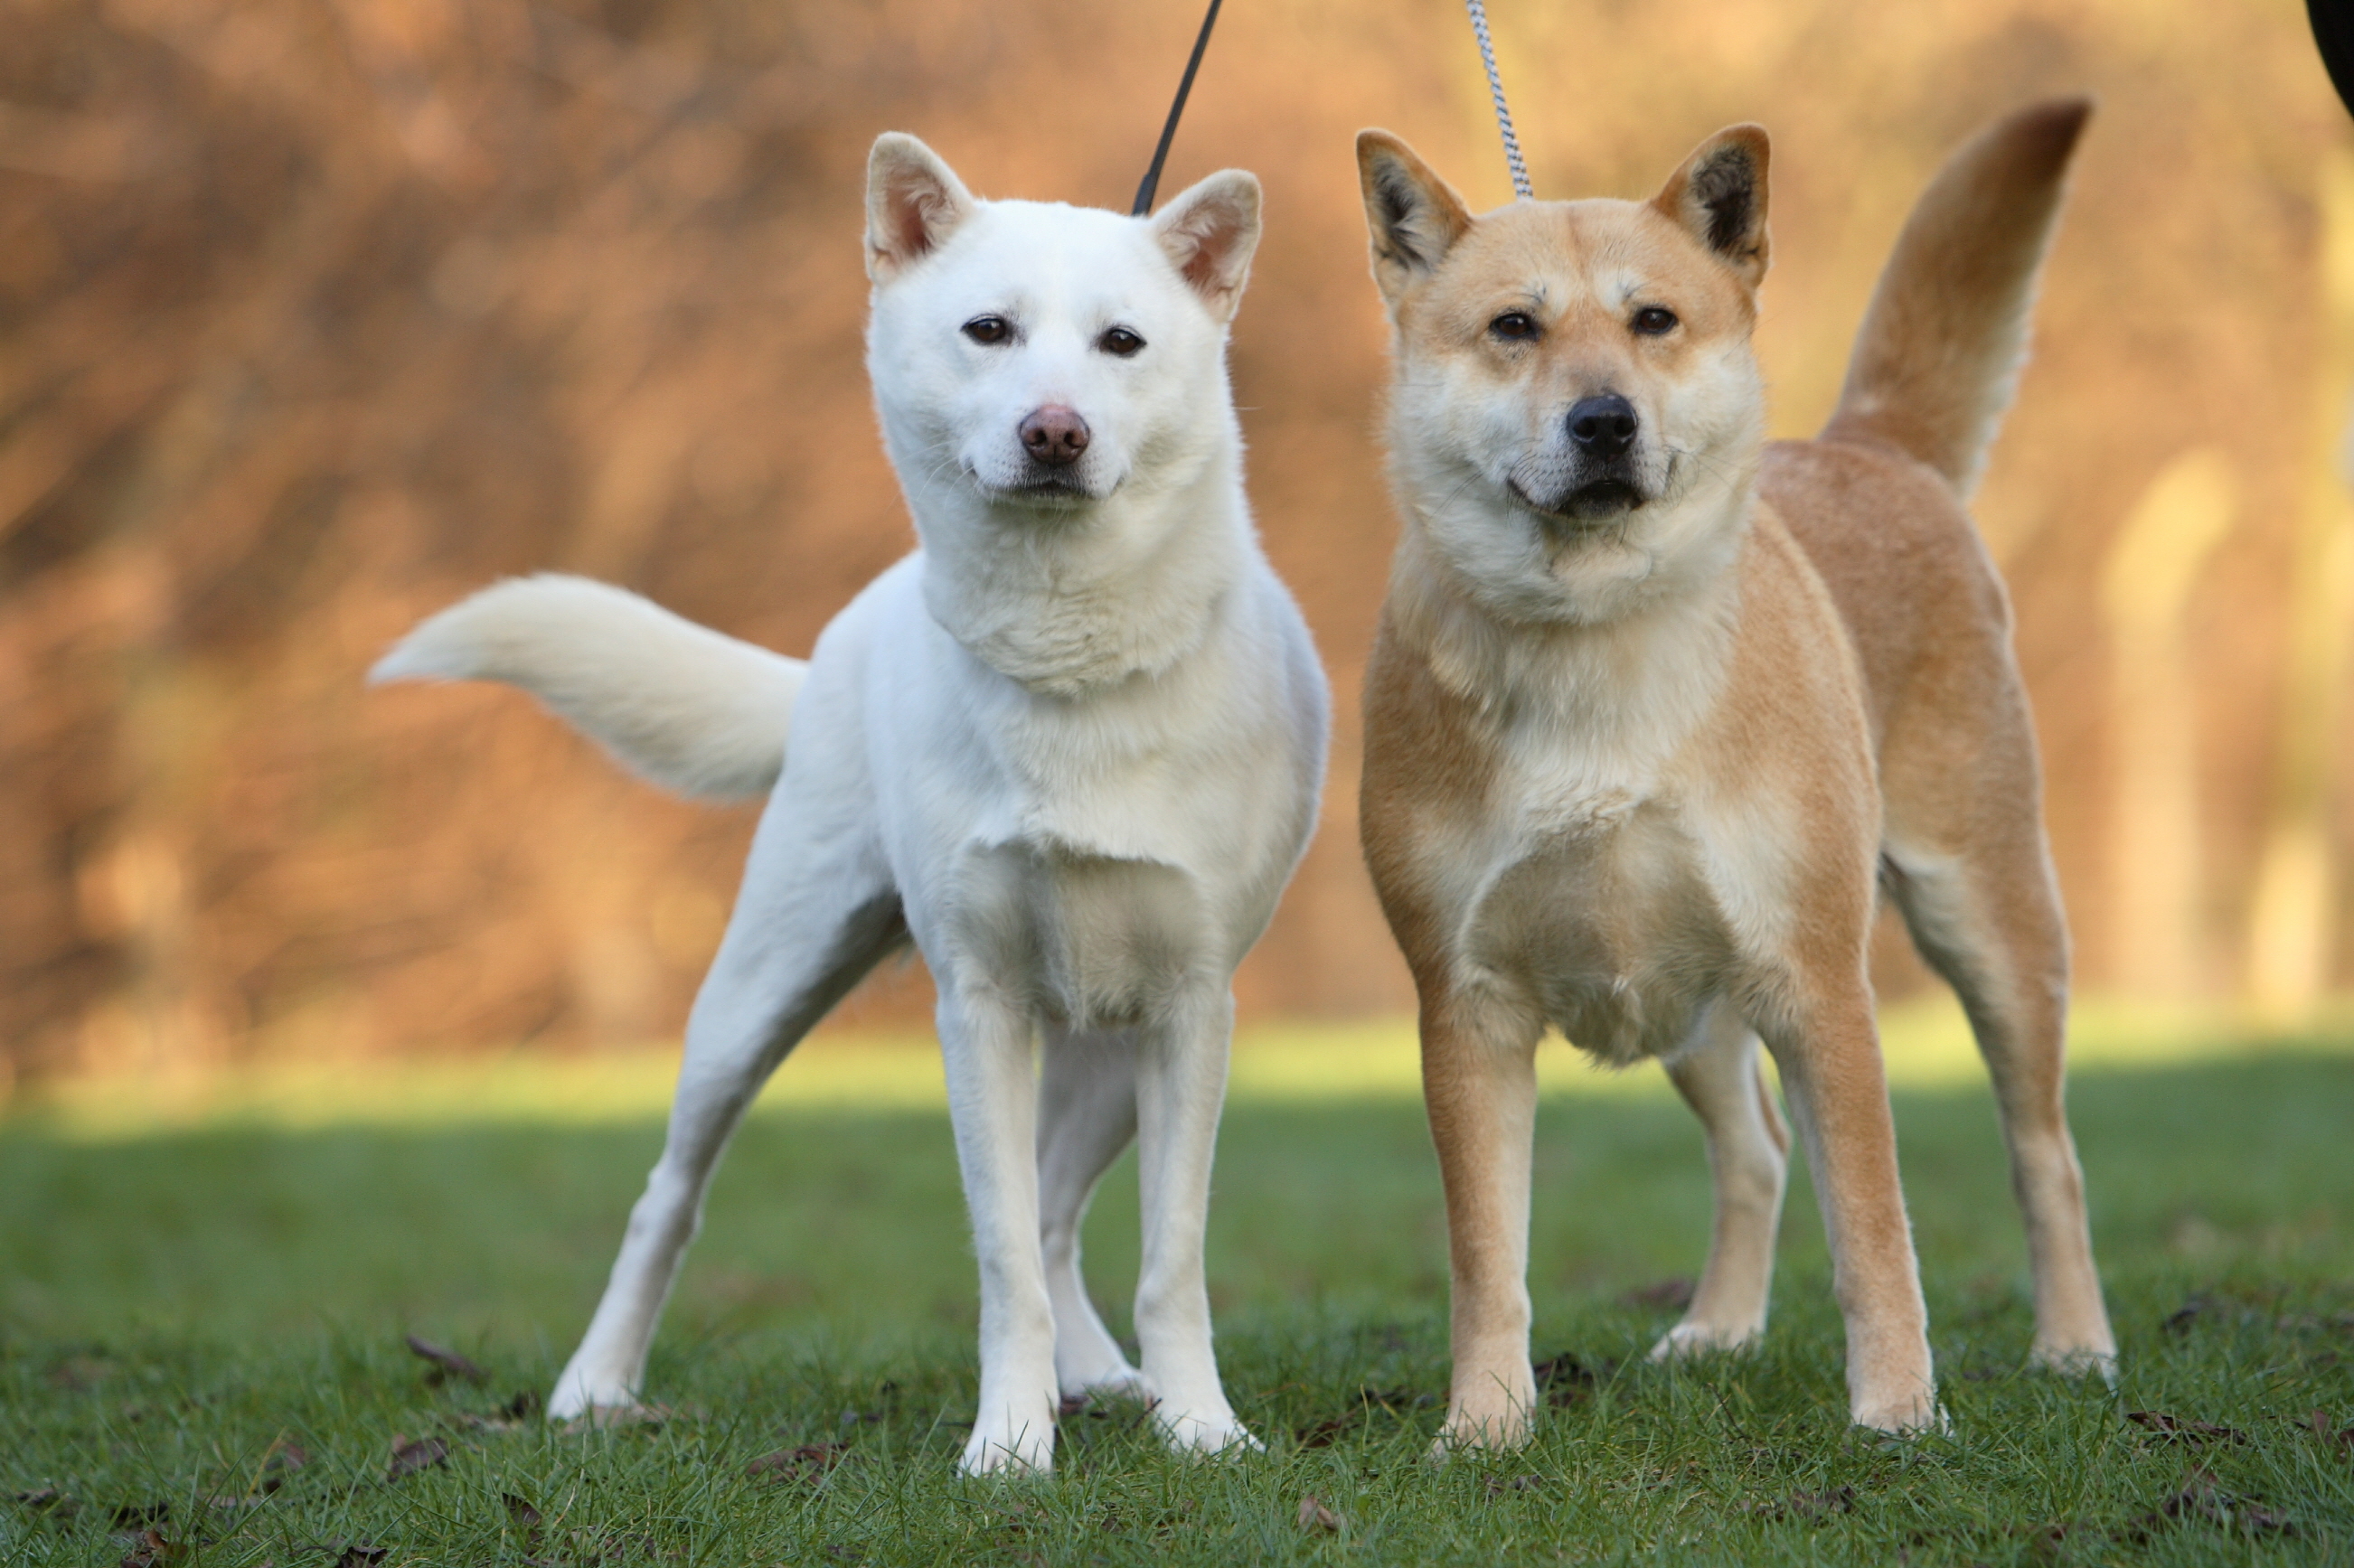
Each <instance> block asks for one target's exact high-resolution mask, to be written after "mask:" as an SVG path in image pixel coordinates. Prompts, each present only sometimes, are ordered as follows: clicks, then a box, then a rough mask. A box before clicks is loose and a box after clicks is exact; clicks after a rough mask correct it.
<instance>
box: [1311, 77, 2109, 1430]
mask: <svg viewBox="0 0 2354 1568" xmlns="http://www.w3.org/2000/svg"><path fill="white" fill-rule="evenodd" d="M2088 112H2089V105H2087V104H2086V103H2084V102H2083V101H2063V102H2053V103H2047V104H2042V105H2039V106H2036V107H2034V108H2031V109H2028V110H2026V111H2022V112H2020V113H2018V114H2015V115H2012V116H2011V117H2009V118H2008V119H2006V120H2004V121H2002V122H1999V123H1998V124H1996V125H1995V126H1993V127H1992V128H1990V129H1989V130H1988V131H1987V132H1984V133H1982V134H1981V135H1979V136H1978V138H1977V139H1976V140H1975V141H1973V142H1971V143H1969V144H1968V145H1967V146H1966V147H1964V148H1963V149H1962V150H1961V151H1960V152H1959V153H1957V154H1956V155H1955V156H1954V157H1953V159H1952V160H1951V161H1950V162H1948V163H1947V164H1946V167H1945V168H1944V170H1943V171H1942V172H1940V173H1939V175H1937V177H1936V179H1935V182H1934V183H1933V184H1932V185H1930V187H1929V189H1928V191H1927V193H1926V194H1925V196H1923V197H1922V199H1921V202H1920V205H1919V206H1918V207H1917V208H1916V209H1915V211H1914V214H1913V217H1912V218H1911V221H1910V222H1909V224H1908V225H1907V227H1906V228H1905V230H1904V232H1903V236H1902V237H1901V238H1899V240H1898V241H1897V246H1896V250H1895V253H1894V255H1893V257H1892V258H1891V260H1890V261H1889V263H1888V267H1887V270H1886V271H1885V273H1884V274H1883V276H1882V279H1881V282H1880V286H1879V291H1878V292H1877V294H1876V295H1875V297H1874V298H1873V301H1872V308H1871V312H1870V313H1869V315H1868V316H1867V317H1866V319H1865V322H1864V324H1863V328H1862V332H1861V337H1860V340H1859V342H1858V344H1857V345H1856V348H1855V353H1854V359H1853V363H1852V365H1851V366H1850V371H1849V376H1848V382H1847V387H1846V390H1845V392H1844V394H1843V395H1842V397H1841V398H1840V405H1839V408H1838V410H1837V412H1836V413H1835V414H1834V415H1833V417H1832V418H1831V421H1830V423H1829V425H1828V426H1827V427H1826V428H1825V429H1824V430H1823V432H1822V434H1821V435H1820V436H1819V437H1817V438H1816V439H1815V440H1811V441H1804V442H1777V443H1775V444H1772V445H1770V446H1769V445H1767V444H1766V442H1765V439H1764V430H1765V408H1764V395H1763V390H1762V386H1761V382H1760V379H1759V376H1758V373H1757V368H1756V362H1755V358H1754V356H1753V355H1752V351H1751V345H1750V337H1751V329H1752V326H1753V324H1754V323H1755V316H1756V290H1757V286H1758V283H1759V281H1760V280H1761V279H1762V278H1763V277H1764V275H1765V267H1766V227H1765V206H1766V202H1765V190H1766V185H1765V173H1766V139H1765V132H1762V131H1760V130H1758V129H1757V128H1756V127H1755V126H1737V127H1734V128H1733V129H1731V130H1728V131H1724V132H1720V133H1719V134H1717V135H1716V136H1714V137H1713V138H1712V139H1711V140H1709V141H1708V142H1706V143H1703V144H1702V146H1701V148H1700V149H1699V150H1698V151H1697V152H1695V153H1694V154H1692V156H1691V159H1690V160H1689V161H1687V162H1686V163H1685V164H1684V165H1683V167H1682V168H1681V169H1679V170H1678V171H1677V172H1676V174H1675V175H1674V176H1673V177H1672V178H1671V179H1670V180H1669V181H1668V184H1667V185H1666V187H1665V188H1664V189H1663V190H1661V191H1660V192H1659V196H1657V197H1656V198H1655V199H1653V200H1651V201H1649V202H1647V203H1635V202H1625V201H1579V202H1565V203H1564V202H1532V201H1522V202H1516V203H1514V204H1513V205H1511V206H1510V207H1503V208H1500V209H1499V210H1497V211H1495V212H1492V213H1489V214H1487V215H1486V216H1484V217H1473V216H1472V215H1471V214H1470V213H1469V211H1467V210H1466V208H1465V207H1464V205H1463V203H1462V202H1461V200H1460V199H1459V198H1458V197H1457V196H1456V195H1455V193H1454V192H1453V191H1451V190H1450V189H1448V188H1447V185H1446V184H1445V183H1444V182H1443V181H1441V180H1440V179H1439V178H1438V177H1437V175H1434V174H1433V173H1432V172H1431V171H1430V170H1429V169H1428V168H1427V167H1426V166H1425V165H1424V164H1423V163H1422V162H1421V161H1420V160H1419V159H1418V158H1416V156H1415V154H1413V152H1412V151H1411V150H1409V149H1408V148H1407V147H1406V146H1405V143H1402V142H1400V141H1398V140H1397V139H1396V138H1395V137H1393V136H1390V135H1388V134H1386V133H1385V132H1365V133H1364V134H1363V136H1361V137H1360V138H1359V139H1358V144H1357V152H1358V162H1359V166H1360V169H1361V172H1362V174H1363V183H1364V193H1365V205H1366V212H1367V217H1368V219H1369V221H1370V223H1371V225H1372V229H1373V275H1374V278H1375V280H1376V281H1378V283H1379V284H1380V286H1381V290H1382V294H1383V297H1384V300H1385V301H1386V302H1387V303H1388V306H1389V312H1390V317H1391V320H1392V322H1393V323H1394V327H1395V358H1396V377H1395V385H1394V397H1393V401H1392V408H1391V421H1390V424H1391V440H1392V450H1393V468H1394V482H1395V485H1396V490H1397V493H1398V497H1399V501H1400V504H1401V507H1402V510H1403V512H1404V518H1405V527H1404V531H1403V535H1402V538H1401V541H1400V544H1399V547H1398V554H1397V560H1396V564H1395V567H1394V572H1393V575H1392V578H1391V584H1390V590H1389V598H1388V600H1387V602H1386V604H1385V605H1384V611H1383V617H1382V626H1381V631H1380V635H1379V638H1378V640H1377V641H1376V643H1375V646H1374V650H1373V660H1372V664H1371V667H1370V669H1369V670H1368V672H1367V677H1366V684H1365V772H1364V794H1363V831H1364V846H1365V855H1366V859H1367V861H1368V862H1369V863H1370V864H1371V866H1372V869H1373V878H1374V881H1375V883H1376V884H1377V885H1378V886H1379V888H1380V892H1381V895H1382V900H1383V905H1384V908H1385V910H1386V911H1387V913H1388V916H1389V919H1390V924H1391V927H1392V929H1393V930H1394V932H1395V934H1396V936H1397V939H1398V942H1399V944H1400V945H1401V946H1402V947H1403V948H1405V956H1406V959H1407V961H1408V963H1409V964H1410V965H1411V966H1412V968H1413V970H1414V975H1415V980H1416V986H1417V988H1418V990H1419V992H1420V996H1421V1023H1422V1042H1423V1075H1424V1087H1425V1092H1426V1096H1427V1098H1428V1102H1429V1111H1430V1125H1431V1132H1432V1135H1433V1137H1434V1139H1435V1140H1436V1141H1437V1147H1438V1154H1439V1160H1440V1163H1441V1166H1442V1168H1443V1171H1444V1174H1445V1178H1446V1186H1447V1224H1448V1231H1449V1237H1450V1247H1451V1252H1452V1262H1453V1277H1454V1305H1453V1316H1454V1325H1453V1339H1454V1356H1455V1373H1454V1390H1453V1396H1452V1399H1451V1401H1450V1403H1449V1407H1448V1412H1447V1427H1446V1434H1445V1437H1444V1438H1443V1439H1442V1441H1443V1442H1448V1443H1490V1444H1492V1443H1510V1442H1516V1441H1519V1440H1520V1439H1521V1438H1522V1436H1524V1435H1525V1433H1526V1430H1527V1423H1528V1415H1529V1412H1530V1410H1531V1408H1532V1404H1533V1402H1534V1398H1535V1393H1536V1390H1535V1384H1534V1381H1533V1379H1532V1375H1531V1372H1530V1366H1529V1348H1528V1347H1529V1318H1530V1305H1529V1296H1528V1288H1527V1266H1528V1215H1529V1181H1530V1166H1529V1157H1530V1136H1531V1128H1532V1120H1533V1115H1534V1109H1535V1103H1536V1081H1535V1076H1534V1070H1533V1058H1534V1053H1535V1049H1536V1044H1537V1042H1538V1039H1539V1037H1540V1036H1541V1035H1542V1034H1543V1032H1544V1031H1545V1029H1546V1028H1547V1027H1548V1026H1553V1027H1557V1028H1559V1029H1560V1030H1561V1031H1562V1032H1563V1033H1564V1034H1566V1035H1567V1036H1568V1037H1569V1039H1571V1040H1572V1041H1573V1042H1575V1044H1578V1045H1580V1046H1582V1047H1584V1048H1585V1050H1587V1051H1588V1052H1591V1053H1593V1054H1595V1055H1596V1056H1598V1057H1600V1058H1602V1059H1603V1060H1605V1061H1607V1062H1612V1063H1626V1062H1631V1061H1634V1060H1636V1059H1638V1058H1640V1057H1644V1056H1657V1057H1659V1058H1660V1059H1661V1060H1662V1061H1663V1062H1664V1063H1665V1064H1666V1065H1667V1069H1668V1072H1669V1075H1670V1077H1671V1078H1672V1079H1673V1080H1674V1082H1675V1085H1676V1086H1677V1088H1678V1089H1679V1090H1680V1091H1681V1093H1682V1095H1683V1097H1685V1099H1686V1100H1688V1101H1689V1102H1690V1103H1691V1107H1692V1108H1693V1109H1694V1110H1695V1111H1696V1112H1698V1113H1699V1115H1700V1118H1701V1120H1702V1123H1703V1124H1704V1125H1705V1127H1706V1128H1707V1133H1708V1143H1709V1158H1710V1161H1711V1165H1712V1169H1713V1171H1714V1174H1715V1185H1716V1203H1717V1214H1716V1224H1715V1233H1714V1235H1713V1238H1712V1243H1711V1246H1710V1252H1709V1257H1708V1264H1707V1267H1706V1269H1705V1271H1704V1272H1703V1274H1702V1277H1701V1282H1700V1286H1699V1288H1698V1290H1697V1292H1696V1293H1695V1294H1694V1297H1693V1299H1692V1304H1691V1310H1690V1311H1689V1312H1688V1313H1687V1314H1686V1316H1685V1318H1684V1319H1683V1320H1682V1321H1681V1323H1679V1324H1677V1325H1676V1327H1675V1328H1674V1329H1673V1330H1670V1333H1669V1334H1668V1335H1667V1336H1666V1337H1665V1338H1664V1339H1663V1340H1661V1341H1660V1344H1659V1349H1658V1351H1656V1352H1655V1353H1657V1354H1660V1355H1666V1354H1671V1353H1673V1352H1675V1351H1679V1350H1683V1349H1697V1348H1705V1347H1731V1346H1737V1345H1742V1344H1745V1343H1747V1342H1749V1341H1750V1340H1754V1339H1755V1337H1756V1336H1757V1335H1758V1334H1759V1333H1760V1332H1761V1331H1762V1330H1763V1329H1764V1327H1765V1303H1766V1290H1767V1285H1768V1282H1769V1279H1770V1276H1771V1271H1772V1266H1773V1248H1774V1233H1775V1226H1776V1220H1777V1216H1778V1214H1779V1212H1780V1207H1781V1199H1782V1191H1783V1178H1784V1171H1785V1166H1786V1162H1787V1150H1788V1143H1789V1135H1788V1133H1787V1131H1786V1130H1785V1128H1784V1127H1783V1124H1782V1119H1781V1117H1780V1116H1779V1114H1778V1113H1777V1112H1776V1108H1775V1105H1774V1101H1773V1098H1772V1097H1771V1095H1770V1093H1769V1092H1768V1090H1767V1088H1766V1086H1765V1080H1764V1078H1763V1076H1762V1072H1761V1065H1760V1064H1759V1063H1758V1061H1757V1057H1756V1050H1757V1045H1758V1042H1759V1040H1760V1039H1761V1038H1762V1039H1763V1041H1764V1043H1765V1046H1766V1048H1767V1049H1769V1050H1770V1051H1772V1052H1773V1054H1774V1058H1775V1061H1776V1065H1778V1066H1779V1068H1780V1072H1781V1078H1782V1082H1783V1085H1784V1086H1785V1089H1786V1091H1787V1095H1788V1099H1789V1105H1790V1109H1791V1112H1792V1115H1793V1118H1794V1119H1795V1120H1796V1121H1797V1126H1798V1130H1799V1133H1800V1136H1801V1137H1802V1138H1803V1139H1805V1140H1806V1144H1807V1152H1808V1161H1809V1164H1810V1166H1811V1168H1812V1170H1813V1171H1814V1172H1815V1181H1816V1187H1817V1190H1818V1192H1819V1193H1820V1196H1821V1202H1822V1210H1823V1221H1824V1227H1825V1229H1826V1231H1827V1232H1828V1234H1829V1240H1830V1247H1831V1256H1832V1264H1833V1273H1832V1280H1833V1288H1834V1290H1835V1291H1836V1293H1837V1296H1838V1298H1839V1304H1840V1311H1841V1313H1842V1314H1843V1315H1844V1317H1845V1319H1846V1322H1847V1351H1848V1392H1849V1398H1850V1410H1851V1412H1852V1414H1853V1416H1854V1418H1855V1420H1856V1421H1858V1422H1859V1423H1861V1424H1863V1425H1870V1426H1875V1427H1880V1428H1883V1429H1886V1430H1891V1431H1905V1430H1912V1429H1916V1428H1919V1427H1921V1426H1924V1425H1929V1424H1931V1423H1934V1422H1935V1420H1936V1419H1937V1402H1936V1390H1935V1379H1934V1375H1933V1373H1932V1371H1931V1366H1930V1358H1929V1344H1928V1338H1927V1333H1926V1324H1925V1315H1924V1311H1923V1308H1922V1301H1921V1287H1920V1281H1919V1271H1918V1267H1917V1265H1916V1263H1915V1260H1914V1252H1913V1240H1912V1234H1911V1231H1910V1228H1909V1225H1908V1223H1907V1221H1906V1218H1905V1213H1904V1201H1903V1192H1902V1191H1901V1189H1900V1187H1899V1185H1898V1181H1897V1169H1896V1141H1895V1135H1894V1131H1893V1127H1892V1125H1891V1121H1890V1118H1889V1108H1888V1092H1887V1085H1886V1080H1885V1078H1884V1076H1883V1074H1882V1064H1881V1057H1880V1046H1879V1040H1878V1036H1877V1033H1876V1030H1875V1026H1874V1022H1873V1005H1872V988H1871V984H1870V981H1869V980H1868V978H1867V974H1866V943H1867V938H1868V935H1869V932H1870V928H1871V925H1872V915H1873V908H1874V889H1875V885H1877V886H1878V887H1880V888H1883V889H1885V891H1886V892H1887V894H1888V895H1890V896H1891V897H1893V899H1894V901H1895V903H1896V905H1897V907H1898V908H1899V909H1900V910H1901V911H1902V912H1903V916H1904V918H1905V920H1906V922H1907V924H1908V925H1909V926H1910V927H1911V929H1912V932H1913V936H1914V941H1915V942H1916V943H1917V944H1918V945H1919V947H1920V949H1921V951H1922V952H1923V954H1924V955H1925V956H1926V958H1927V959H1928V960H1929V962H1930V963H1931V964H1932V965H1934V966H1935V968H1936V969H1937V970H1938V972H1939V973H1941V974H1942V975H1944V976H1945V978H1946V980H1949V981H1950V982H1952V984H1953V986H1954V987H1955V989H1956V991H1958V992H1959V993H1960V996H1961V999H1962V1001H1963V1004H1964V1006H1965V1008H1966V1009H1967V1012H1968V1013H1969V1017H1970V1021H1971V1023H1972V1026H1973V1027H1974V1028H1975V1030H1976V1032H1977V1035H1978V1044H1979V1048H1980V1049H1981V1051H1982V1052H1983V1053H1984V1054H1985V1056H1986V1059H1987V1063H1988V1066H1989V1067H1990V1069H1991V1070H1992V1075H1993V1079H1994V1086H1995V1094H1996V1097H1997V1100H1998V1102H1999V1107H2000V1110H2001V1116H2002V1126H2003V1131H2004V1135H2005V1137H2006V1139H2008V1141H2009V1149H2010V1156H2011V1161H2012V1171H2013V1177H2014V1181H2015V1185H2016V1189H2017V1192H2018V1196H2019V1200H2020V1206H2021V1207H2022V1208H2023V1209H2024V1211H2025V1213H2026V1218H2027V1233H2028V1243H2029V1250H2030V1255H2031V1262H2032V1266H2033V1271H2034V1281H2035V1320H2036V1332H2035V1344H2034V1358H2035V1360H2036V1361H2038V1362H2040V1363H2042V1364H2046V1365H2051V1366H2055V1367H2061V1368H2067V1369H2086V1368H2094V1367H2098V1368H2102V1369H2105V1368H2106V1367H2108V1366H2109V1365H2110V1364H2111V1363H2112V1361H2113V1359H2114V1355H2115V1340H2113V1339H2112V1337H2111V1335H2110V1331H2109V1324H2108V1318H2107V1314H2106V1312H2105V1309H2104V1308H2103V1306H2102V1302H2101V1293H2100V1285H2099V1280H2098V1278H2097V1277H2096V1276H2095V1274H2094V1267H2093V1256H2092V1245H2091V1241H2090V1238H2089V1235H2088V1233H2087V1229H2086V1225H2085V1218H2084V1182H2083V1177H2082V1174H2081V1173H2080V1171H2079V1170H2078V1168H2077V1163H2076V1156H2075V1150H2074V1147H2073V1142H2072V1141H2071V1139H2070V1137H2069V1133H2068V1126H2067V1121H2066V1118H2065V1116H2064V1113H2063V1111H2062V1054H2063V1048H2062V1034H2063V1028H2064V1023H2065V1013H2066V1006H2067V991H2068V942H2067V930H2066V926H2065V924H2064V920H2063V917H2062V912H2061V906H2060V899H2059V895H2058V890H2057V887H2056V885H2055V883H2054V880H2053V875H2052V863H2051V857H2050V854H2049V853H2048V851H2047V848H2046V844H2045V841H2044V834H2043V825H2042V814H2041V780H2040V778H2039V774H2038V768H2037V761H2036V753H2035V739H2034V732H2033V729H2032V726H2031V722H2030V718H2029V714H2028V705H2027V694H2026V692H2025V690H2024V687H2023V685H2022V683H2021V681H2020V674H2019V669H2018V665H2017V663H2016V662H2015V660H2014V658H2013V655H2012V652H2011V645H2010V610H2009V600H2008V599H2007V597H2006V595H2005V593H2004V590H2003V586H2002V583H2001V580H2000V578H1999V577H1998V576H1997V574H1996V571H1995V568H1994V566H1993V563H1992V562H1991V561H1990V560H1989V559H1988V556H1987V553H1986V550H1985V548H1984V546H1982V544H1981V543H1980V541H1979V538H1978V534H1977V532H1976V531H1975V529H1974V528H1973V526H1972V524H1971V522H1970V519H1969V516H1968V514H1967V512H1966V511H1965V510H1964V506H1963V503H1964V500H1965V498H1966V497H1967V494H1968V492H1969V490H1970V487H1971V483H1972V482H1973V480H1974V478H1975V477H1976V474H1977V472H1978V467H1979V464H1980V462H1981V461H1982V460H1983V458H1984V455H1985V451H1986V448H1987V445H1988V441H1989V440H1991V439H1992V436H1993V434H1994V430H1995V427H1996V425H1997V423H1998V421H1999V418H2000V416H2001V413H2002V410H2003V408H2004V407H2005V406H2006V404H2007V403H2008V401H2009V394H2010V387H2011V383H2012V380H2013V378H2014V376H2015V375H2016V372H2017V369H2018V366H2019V364H2020V358H2021V355H2022V351H2023V349H2024V346H2025V342H2026V332H2027V318H2028V313H2029V306H2030V303H2031V298H2032V294H2033V288H2034V281H2035V276H2036V272H2037V270H2038V268H2039V266H2040V264H2041V260H2042V256H2043V252H2044V249H2045V245H2046V243H2047V240H2048V238H2049V237H2050V234H2051V230H2052V223H2053V219H2054V217H2055V216H2056V214H2057V211H2058V207H2059V199H2060V192H2061V185H2062V175H2063V173H2064V171H2065V169H2066V166H2067V163H2068V158H2069V154H2070V153H2071V152H2072V150H2073V147H2074V145H2075V143H2076V140H2077V136H2078V133H2079V132H2080V131H2081V130H2082V128H2083V125H2084V120H2085V116H2086V114H2087V113H2088Z"/></svg>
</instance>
